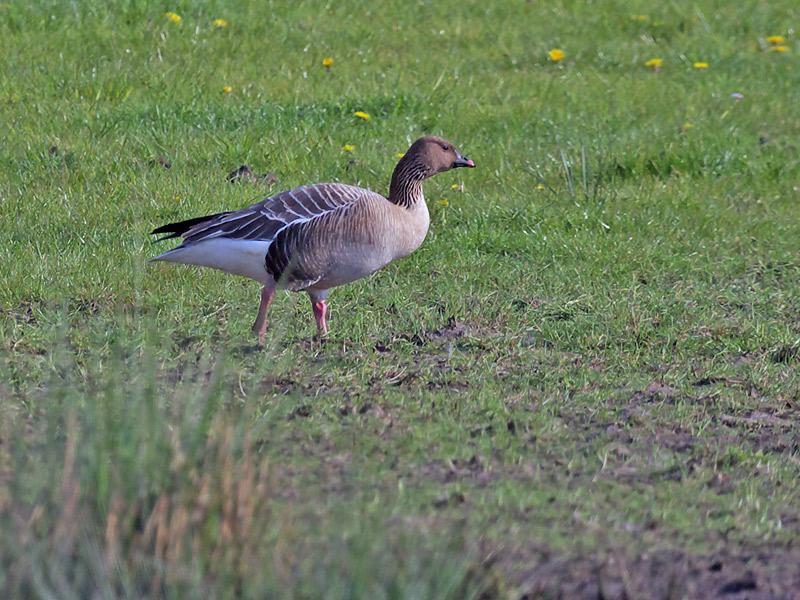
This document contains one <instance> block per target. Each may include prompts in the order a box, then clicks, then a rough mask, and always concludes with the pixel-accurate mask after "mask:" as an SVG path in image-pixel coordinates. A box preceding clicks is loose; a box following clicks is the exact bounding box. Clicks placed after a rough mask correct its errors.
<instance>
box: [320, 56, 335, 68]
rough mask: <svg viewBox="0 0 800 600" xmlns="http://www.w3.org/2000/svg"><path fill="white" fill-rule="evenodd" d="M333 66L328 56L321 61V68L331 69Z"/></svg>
mask: <svg viewBox="0 0 800 600" xmlns="http://www.w3.org/2000/svg"><path fill="white" fill-rule="evenodd" d="M332 65H333V59H332V58H331V57H330V56H326V57H325V58H323V59H322V66H323V67H331V66H332Z"/></svg>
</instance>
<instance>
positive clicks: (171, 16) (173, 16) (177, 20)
mask: <svg viewBox="0 0 800 600" xmlns="http://www.w3.org/2000/svg"><path fill="white" fill-rule="evenodd" d="M164 16H165V17H167V18H168V19H169V20H170V21H172V22H173V23H175V25H180V24H181V21H183V17H181V16H180V15H179V14H178V13H174V12H172V11H168V12H165V13H164Z"/></svg>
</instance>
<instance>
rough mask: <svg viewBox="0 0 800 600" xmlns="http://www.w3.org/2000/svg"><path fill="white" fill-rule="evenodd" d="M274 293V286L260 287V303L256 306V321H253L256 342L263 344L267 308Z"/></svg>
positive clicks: (265, 333) (265, 331)
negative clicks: (256, 337)
mask: <svg viewBox="0 0 800 600" xmlns="http://www.w3.org/2000/svg"><path fill="white" fill-rule="evenodd" d="M274 295H275V288H272V287H269V286H266V285H265V286H264V287H263V288H262V289H261V304H259V306H258V316H257V317H256V322H255V323H253V333H255V334H256V335H257V336H258V343H259V344H261V345H262V346H263V345H264V336H266V335H267V309H268V308H269V305H270V304H271V303H272V297H273V296H274Z"/></svg>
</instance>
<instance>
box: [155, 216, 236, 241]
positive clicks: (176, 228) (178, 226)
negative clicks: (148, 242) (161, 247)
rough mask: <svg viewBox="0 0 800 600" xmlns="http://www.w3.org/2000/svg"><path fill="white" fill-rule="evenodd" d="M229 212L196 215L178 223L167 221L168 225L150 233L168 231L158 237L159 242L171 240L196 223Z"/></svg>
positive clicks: (158, 233) (157, 233) (156, 233)
mask: <svg viewBox="0 0 800 600" xmlns="http://www.w3.org/2000/svg"><path fill="white" fill-rule="evenodd" d="M229 213H230V211H228V212H221V213H217V214H215V215H206V216H204V217H195V218H193V219H186V220H185V221H178V222H176V223H167V224H166V225H162V226H161V227H156V228H155V229H153V231H151V232H150V235H160V234H162V233H167V234H169V235H165V236H164V237H162V238H159V239H157V240H156V241H157V242H160V241H162V240H169V239H172V238H176V237H180V236H182V235H183V234H184V233H186V232H187V231H189V230H190V229H191V228H192V227H194V226H195V225H199V224H200V223H203V222H205V221H208V220H209V219H214V218H216V217H221V216H223V215H227V214H229Z"/></svg>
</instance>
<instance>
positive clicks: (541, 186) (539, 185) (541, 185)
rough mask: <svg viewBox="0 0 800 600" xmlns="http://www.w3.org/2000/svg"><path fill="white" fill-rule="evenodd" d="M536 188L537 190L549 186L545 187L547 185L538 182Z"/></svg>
mask: <svg viewBox="0 0 800 600" xmlns="http://www.w3.org/2000/svg"><path fill="white" fill-rule="evenodd" d="M536 189H537V190H546V189H547V188H546V187H545V185H544V184H543V183H538V184H536Z"/></svg>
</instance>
